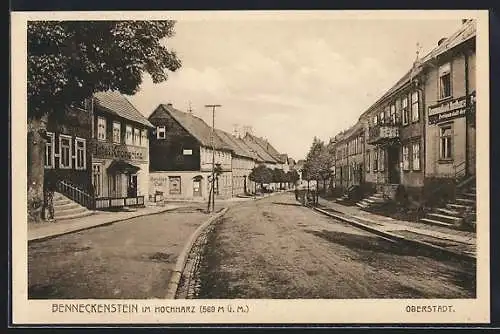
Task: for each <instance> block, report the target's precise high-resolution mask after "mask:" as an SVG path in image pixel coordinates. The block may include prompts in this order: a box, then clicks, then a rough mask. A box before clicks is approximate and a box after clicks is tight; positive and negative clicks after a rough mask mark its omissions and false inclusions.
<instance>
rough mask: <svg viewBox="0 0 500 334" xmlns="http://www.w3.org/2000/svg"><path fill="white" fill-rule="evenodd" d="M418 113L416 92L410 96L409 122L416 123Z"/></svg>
mask: <svg viewBox="0 0 500 334" xmlns="http://www.w3.org/2000/svg"><path fill="white" fill-rule="evenodd" d="M418 120H419V112H418V92H413V93H412V94H411V121H412V122H418Z"/></svg>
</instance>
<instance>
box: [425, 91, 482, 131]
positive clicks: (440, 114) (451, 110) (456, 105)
mask: <svg viewBox="0 0 500 334" xmlns="http://www.w3.org/2000/svg"><path fill="white" fill-rule="evenodd" d="M469 98H470V106H471V109H472V110H473V109H474V107H475V100H476V97H475V93H472V94H471V95H470V97H469ZM466 104H467V103H466V97H465V96H461V97H459V98H456V99H453V100H449V101H446V102H442V103H438V104H436V105H433V106H429V124H436V123H439V122H444V121H448V120H451V119H455V118H459V117H464V116H465V115H466V112H467V110H466Z"/></svg>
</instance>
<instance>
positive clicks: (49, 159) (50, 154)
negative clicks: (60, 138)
mask: <svg viewBox="0 0 500 334" xmlns="http://www.w3.org/2000/svg"><path fill="white" fill-rule="evenodd" d="M54 144H55V134H54V133H53V132H47V142H46V143H45V159H44V163H43V165H44V167H45V168H54V167H55V166H54Z"/></svg>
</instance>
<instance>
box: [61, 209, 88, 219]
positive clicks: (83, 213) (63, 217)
mask: <svg viewBox="0 0 500 334" xmlns="http://www.w3.org/2000/svg"><path fill="white" fill-rule="evenodd" d="M93 214H94V213H93V212H92V211H89V210H85V211H83V212H79V213H73V214H68V215H63V216H58V217H54V218H55V219H56V220H57V221H61V220H70V219H75V218H82V217H87V216H90V215H93Z"/></svg>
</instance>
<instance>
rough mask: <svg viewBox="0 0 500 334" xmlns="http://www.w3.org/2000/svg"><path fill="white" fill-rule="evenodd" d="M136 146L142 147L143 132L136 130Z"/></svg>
mask: <svg viewBox="0 0 500 334" xmlns="http://www.w3.org/2000/svg"><path fill="white" fill-rule="evenodd" d="M134 145H136V146H141V130H139V129H134Z"/></svg>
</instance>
